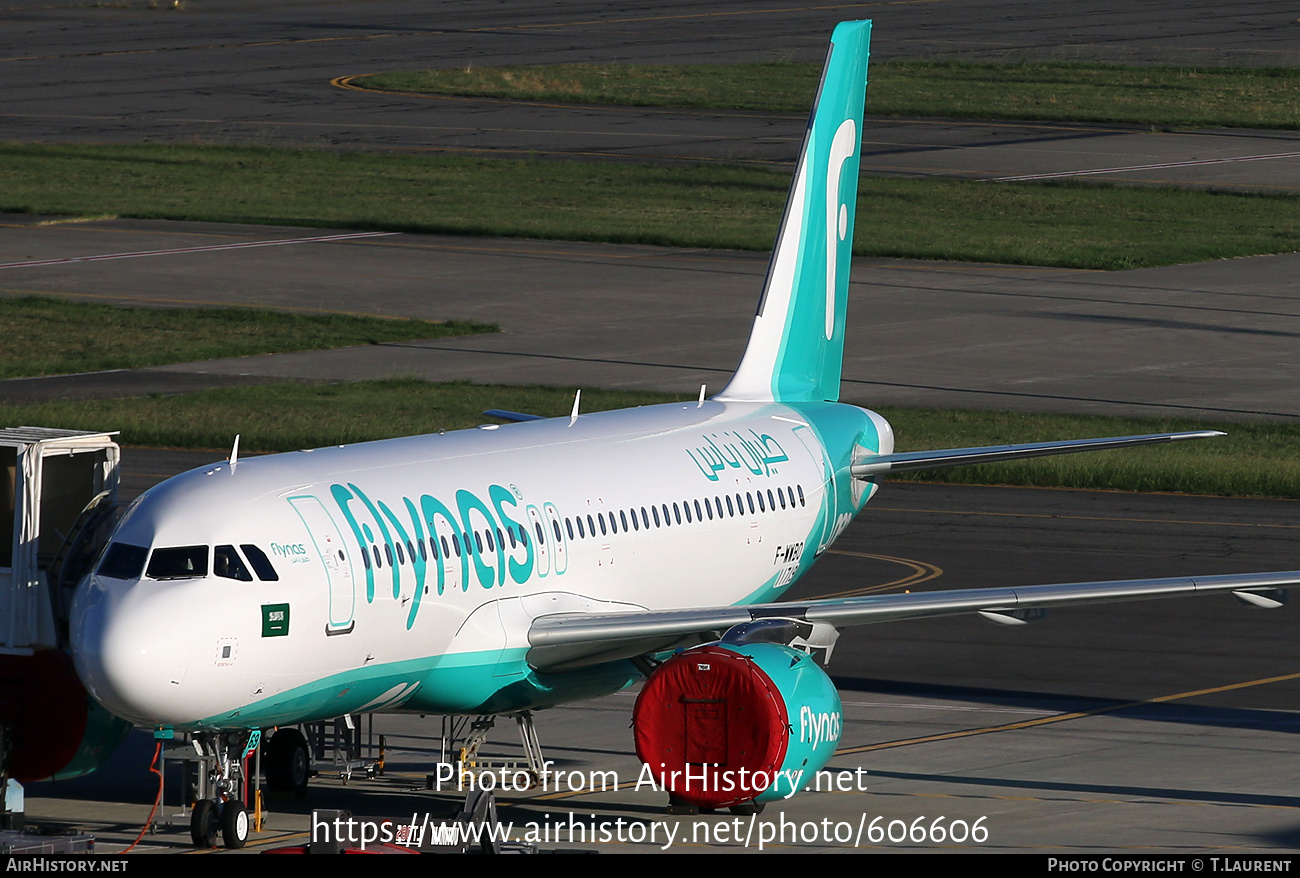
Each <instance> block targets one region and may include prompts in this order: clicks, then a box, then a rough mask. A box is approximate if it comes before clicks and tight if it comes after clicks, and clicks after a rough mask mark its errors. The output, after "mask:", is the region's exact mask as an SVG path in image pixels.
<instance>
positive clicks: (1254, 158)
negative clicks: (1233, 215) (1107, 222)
mask: <svg viewBox="0 0 1300 878" xmlns="http://www.w3.org/2000/svg"><path fill="white" fill-rule="evenodd" d="M1293 158H1300V152H1278V153H1272V154H1270V155H1243V156H1235V157H1233V158H1226V159H1189V160H1188V161H1185V162H1160V163H1159V164H1154V165H1128V166H1126V167H1121V168H1097V169H1095V170H1091V171H1058V172H1056V173H1052V174H1021V175H1019V176H1015V177H993V178H991V182H993V183H1016V182H1019V181H1021V180H1054V179H1057V178H1059V177H1088V176H1092V175H1094V174H1120V173H1123V172H1125V171H1158V170H1160V169H1162V168H1190V167H1194V166H1196V165H1223V164H1228V163H1230V162H1263V161H1269V160H1271V159H1293Z"/></svg>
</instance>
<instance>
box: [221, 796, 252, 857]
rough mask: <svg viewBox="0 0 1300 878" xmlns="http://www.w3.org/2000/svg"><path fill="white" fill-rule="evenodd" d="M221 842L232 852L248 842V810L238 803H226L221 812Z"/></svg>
mask: <svg viewBox="0 0 1300 878" xmlns="http://www.w3.org/2000/svg"><path fill="white" fill-rule="evenodd" d="M221 840H222V842H224V843H225V845H226V847H228V848H230V849H232V850H238V849H239V848H242V847H243V846H244V842H246V841H248V810H247V809H245V808H244V806H243V805H242V804H240V803H239V802H227V803H226V806H225V807H224V808H223V809H222V810H221Z"/></svg>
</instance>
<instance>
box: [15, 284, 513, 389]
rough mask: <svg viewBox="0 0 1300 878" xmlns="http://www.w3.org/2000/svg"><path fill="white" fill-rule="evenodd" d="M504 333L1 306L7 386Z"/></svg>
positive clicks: (85, 306) (484, 328)
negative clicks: (24, 380) (38, 378)
mask: <svg viewBox="0 0 1300 878" xmlns="http://www.w3.org/2000/svg"><path fill="white" fill-rule="evenodd" d="M496 329H497V328H496V327H495V326H489V325H486V324H481V323H469V322H465V321H459V320H453V321H448V322H435V321H429V320H405V319H394V318H384V317H363V316H354V315H349V314H298V313H292V312H285V311H272V310H269V309H267V310H263V309H257V308H122V307H118V306H115V305H99V304H92V303H85V302H72V301H67V300H64V299H52V298H47V297H42V296H24V297H21V298H0V378H17V377H26V376H32V375H61V374H67V373H72V372H93V371H99V370H101V369H138V368H140V367H143V366H160V365H163V364H165V363H182V362H192V361H196V360H211V359H216V358H218V357H242V356H249V355H251V354H269V353H284V352H287V351H307V350H326V349H329V348H338V347H347V346H351V345H366V344H381V343H383V342H390V341H402V340H406V339H413V338H421V339H423V338H443V337H446V336H450V335H469V334H471V333H476V332H495V331H496Z"/></svg>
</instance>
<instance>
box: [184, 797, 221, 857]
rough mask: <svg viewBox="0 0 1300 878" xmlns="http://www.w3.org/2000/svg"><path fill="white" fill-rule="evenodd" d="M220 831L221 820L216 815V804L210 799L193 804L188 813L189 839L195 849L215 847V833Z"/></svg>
mask: <svg viewBox="0 0 1300 878" xmlns="http://www.w3.org/2000/svg"><path fill="white" fill-rule="evenodd" d="M220 831H221V818H220V817H219V816H218V814H217V803H216V802H214V801H212V800H211V799H201V800H200V801H198V802H195V803H194V810H193V811H192V812H191V813H190V839H191V840H192V841H193V842H194V846H195V847H196V848H210V847H216V844H217V833H219V832H220Z"/></svg>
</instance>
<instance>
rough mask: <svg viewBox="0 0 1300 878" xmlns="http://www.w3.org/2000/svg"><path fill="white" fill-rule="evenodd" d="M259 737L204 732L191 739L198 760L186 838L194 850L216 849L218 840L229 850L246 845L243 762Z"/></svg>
mask: <svg viewBox="0 0 1300 878" xmlns="http://www.w3.org/2000/svg"><path fill="white" fill-rule="evenodd" d="M260 738H261V735H260V733H258V732H252V733H249V732H228V733H227V732H204V733H202V734H199V735H196V736H195V738H194V742H193V743H194V748H195V750H197V751H198V752H199V756H200V758H201V762H200V768H199V770H198V777H197V778H196V781H197V783H196V790H195V793H196V795H197V801H195V803H194V810H193V812H192V813H191V814H190V839H191V841H193V842H194V846H195V847H197V848H212V847H216V845H217V838H218V837H220V838H221V843H222V844H223V845H224V846H225V847H227V848H231V849H238V848H242V847H243V846H244V845H245V844H246V843H247V842H248V832H249V828H250V820H249V816H248V809H247V808H245V807H244V797H245V794H246V790H247V778H246V776H245V772H244V759H245V757H246V756H248V755H249V754H250V753H251V752H252V751H253V750H254V749H256V747H257V745H258V744H259V743H260Z"/></svg>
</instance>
